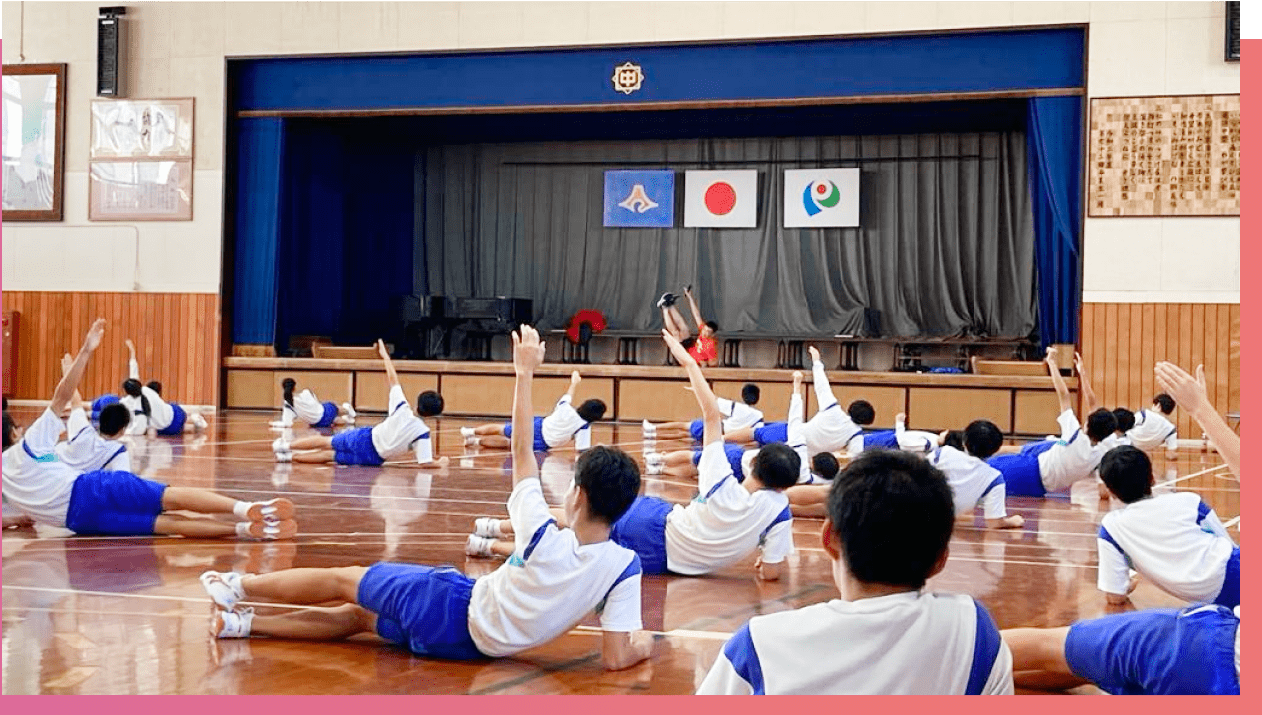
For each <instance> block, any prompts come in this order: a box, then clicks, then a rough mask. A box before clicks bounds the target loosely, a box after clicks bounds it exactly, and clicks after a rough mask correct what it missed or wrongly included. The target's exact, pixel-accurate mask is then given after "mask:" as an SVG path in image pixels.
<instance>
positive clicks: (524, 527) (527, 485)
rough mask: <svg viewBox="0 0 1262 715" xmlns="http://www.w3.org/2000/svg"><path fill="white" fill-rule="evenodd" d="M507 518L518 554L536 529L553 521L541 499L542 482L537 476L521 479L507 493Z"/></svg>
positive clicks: (523, 550)
mask: <svg viewBox="0 0 1262 715" xmlns="http://www.w3.org/2000/svg"><path fill="white" fill-rule="evenodd" d="M508 519H509V521H510V522H512V525H513V536H514V540H515V541H516V542H517V552H518V553H519V554H520V553H524V552H525V551H526V547H528V546H529V545H530V541H531V539H533V538H534V536H535V532H536V531H538V530H539V529H540V528H541V527H543V526H545V525H546V524H547V523H548V522H549V521H553V518H552V512H550V511H548V503H547V502H546V501H544V499H543V484H542V483H541V482H540V481H539V479H538V478H537V477H530V478H529V479H523V480H521V481H520V482H518V483H517V486H515V487H513V493H512V494H509V495H508Z"/></svg>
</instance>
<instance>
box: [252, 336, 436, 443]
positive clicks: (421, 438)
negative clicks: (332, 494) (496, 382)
mask: <svg viewBox="0 0 1262 715" xmlns="http://www.w3.org/2000/svg"><path fill="white" fill-rule="evenodd" d="M377 352H378V353H379V354H380V355H381V359H382V360H383V361H384V362H385V366H386V382H387V383H388V384H389V385H390V397H389V401H390V404H389V409H390V413H389V414H388V415H387V416H386V419H385V420H384V421H383V422H381V424H378V425H376V426H375V427H360V428H358V429H349V430H345V431H343V432H341V433H340V434H336V435H333V436H332V437H326V436H324V435H312V436H310V437H302V438H299V439H296V440H294V441H293V442H289V441H287V440H286V439H285V437H283V436H282V437H280V438H278V439H277V440H276V441H275V442H272V451H274V452H275V453H276V461H277V462H302V463H304V464H327V463H329V462H336V463H337V464H361V465H368V466H373V467H379V466H381V465H382V464H385V461H386V460H387V459H391V458H393V457H397V456H399V455H403V454H407V453H408V452H413V453H414V454H415V455H416V461H417V463H418V464H429V463H430V462H433V461H434V447H433V445H432V444H431V443H430V436H429V427H427V426H426V425H425V422H424V420H422V419H421V418H419V417H417V416H416V413H415V412H413V411H412V406H411V405H409V404H408V399H407V397H406V396H404V394H403V387H402V386H401V385H400V384H399V375H398V373H396V372H395V371H394V363H393V362H391V361H390V353H389V352H387V351H386V344H385V343H383V342H381V341H380V340H378V341H377ZM416 409H417V412H420V414H421V417H433V416H436V415H441V414H442V413H443V398H442V396H441V395H439V394H438V393H437V392H434V391H432V390H427V391H425V392H422V393H421V394H420V395H418V396H417V398H416ZM302 450H312V451H302ZM447 461H448V460H447V458H446V457H443V458H442V459H439V460H438V464H439V466H446V464H447Z"/></svg>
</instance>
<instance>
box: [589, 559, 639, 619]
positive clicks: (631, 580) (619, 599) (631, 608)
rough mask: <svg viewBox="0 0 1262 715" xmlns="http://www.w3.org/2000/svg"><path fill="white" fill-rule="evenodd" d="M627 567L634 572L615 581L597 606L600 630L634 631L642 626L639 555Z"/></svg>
mask: <svg viewBox="0 0 1262 715" xmlns="http://www.w3.org/2000/svg"><path fill="white" fill-rule="evenodd" d="M627 569H628V570H631V569H634V570H635V573H633V574H632V575H630V576H627V577H626V578H623V579H622V580H621V581H619V582H618V583H616V584H615V585H614V587H613V588H612V589H610V590H609V595H607V596H605V600H604V603H603V604H602V605H601V606H600V607H599V612H600V629H601V630H602V631H614V632H617V633H634V632H635V631H638V630H640V629H641V628H643V627H644V623H643V621H642V620H641V619H640V571H639V569H640V557H639V555H636V557H635V558H634V559H633V560H632V562H631V565H630V566H628V567H627Z"/></svg>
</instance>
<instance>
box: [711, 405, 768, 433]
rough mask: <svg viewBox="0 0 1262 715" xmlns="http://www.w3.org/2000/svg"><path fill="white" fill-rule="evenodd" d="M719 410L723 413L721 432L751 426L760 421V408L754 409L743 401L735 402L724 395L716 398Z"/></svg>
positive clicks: (761, 416) (761, 418)
mask: <svg viewBox="0 0 1262 715" xmlns="http://www.w3.org/2000/svg"><path fill="white" fill-rule="evenodd" d="M718 402H719V412H721V413H723V432H724V433H727V432H731V431H733V430H738V429H743V428H745V427H753V426H754V425H756V424H758V423H759V422H762V420H763V415H762V411H761V410H757V409H754V408H753V407H750V406H749V405H747V404H745V403H744V402H736V401H733V400H729V399H727V398H724V397H720V398H718Z"/></svg>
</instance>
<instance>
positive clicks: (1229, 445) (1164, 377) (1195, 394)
mask: <svg viewBox="0 0 1262 715" xmlns="http://www.w3.org/2000/svg"><path fill="white" fill-rule="evenodd" d="M1156 373H1157V384H1158V385H1161V389H1163V390H1165V391H1166V392H1167V393H1169V394H1170V396H1171V397H1173V398H1174V402H1175V404H1177V405H1178V406H1179V407H1180V408H1182V409H1183V410H1186V411H1187V413H1188V414H1189V415H1191V416H1192V419H1194V420H1196V423H1197V424H1198V425H1200V426H1201V429H1203V430H1205V434H1206V435H1207V436H1208V437H1209V438H1210V440H1211V441H1212V442H1213V443H1214V449H1216V450H1218V454H1220V455H1221V456H1222V458H1223V461H1224V462H1226V463H1227V468H1228V469H1230V470H1231V473H1232V474H1234V475H1236V478H1237V479H1239V478H1240V435H1238V434H1236V433H1235V432H1234V431H1232V429H1231V426H1230V425H1228V424H1227V421H1226V420H1224V419H1223V417H1222V415H1220V414H1218V411H1217V410H1215V409H1214V405H1212V404H1211V403H1210V401H1209V391H1208V390H1207V389H1206V387H1205V366H1204V365H1197V367H1196V377H1195V378H1193V377H1192V376H1191V375H1189V374H1188V373H1187V372H1186V371H1184V370H1183V368H1181V367H1179V366H1178V365H1175V364H1174V363H1170V362H1159V363H1157V368H1156Z"/></svg>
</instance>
